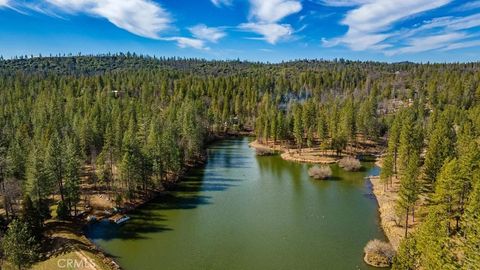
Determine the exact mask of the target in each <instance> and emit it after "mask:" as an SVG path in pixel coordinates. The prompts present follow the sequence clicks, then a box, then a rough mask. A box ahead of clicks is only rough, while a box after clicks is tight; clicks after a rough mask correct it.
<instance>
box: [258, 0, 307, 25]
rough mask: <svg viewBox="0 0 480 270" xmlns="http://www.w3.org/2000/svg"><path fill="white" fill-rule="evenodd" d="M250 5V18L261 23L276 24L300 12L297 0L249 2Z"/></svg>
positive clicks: (299, 4)
mask: <svg viewBox="0 0 480 270" xmlns="http://www.w3.org/2000/svg"><path fill="white" fill-rule="evenodd" d="M250 5H251V9H250V16H252V17H253V18H255V19H256V20H258V21H260V22H262V23H274V22H278V21H280V20H281V19H283V18H285V17H287V16H289V15H291V14H294V13H298V12H299V11H300V10H302V4H301V3H300V1H298V0H250Z"/></svg>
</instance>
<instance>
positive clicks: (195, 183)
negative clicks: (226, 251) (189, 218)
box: [85, 169, 235, 241]
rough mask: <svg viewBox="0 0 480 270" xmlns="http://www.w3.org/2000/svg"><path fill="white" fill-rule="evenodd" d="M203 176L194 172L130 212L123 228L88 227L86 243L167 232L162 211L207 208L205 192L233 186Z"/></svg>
mask: <svg viewBox="0 0 480 270" xmlns="http://www.w3.org/2000/svg"><path fill="white" fill-rule="evenodd" d="M204 176H205V170H204V169H198V170H194V171H192V172H191V173H190V174H189V175H187V176H186V177H185V178H184V179H183V180H182V182H181V183H179V184H178V185H176V186H174V187H172V188H171V189H170V190H169V191H166V192H164V193H162V194H160V195H159V196H158V197H157V198H155V199H153V200H152V201H150V202H148V203H146V204H144V205H142V206H140V207H139V208H137V209H135V210H134V211H132V212H130V213H129V214H128V215H129V216H130V217H131V219H130V220H129V221H127V222H126V223H125V224H123V225H117V224H115V223H112V222H109V221H106V220H105V221H100V222H97V223H94V224H91V225H88V226H87V227H86V229H85V233H86V235H87V236H88V237H89V238H90V239H93V240H103V241H109V240H113V239H123V240H131V239H147V238H148V235H149V234H152V233H159V232H165V231H171V230H173V228H170V227H168V226H167V225H166V223H167V217H166V215H165V212H164V211H171V210H190V209H195V208H197V207H198V206H201V205H209V204H211V203H212V202H211V196H207V195H205V192H210V191H225V190H227V189H228V188H230V187H233V186H235V185H233V184H231V183H229V182H228V181H232V180H229V179H225V178H221V177H204Z"/></svg>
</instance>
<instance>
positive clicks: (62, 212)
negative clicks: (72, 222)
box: [57, 201, 70, 219]
mask: <svg viewBox="0 0 480 270" xmlns="http://www.w3.org/2000/svg"><path fill="white" fill-rule="evenodd" d="M69 215H70V213H69V210H68V206H67V204H66V203H65V202H64V201H60V202H59V203H58V206H57V218H58V219H67V218H68V216H69Z"/></svg>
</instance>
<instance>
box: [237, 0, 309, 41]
mask: <svg viewBox="0 0 480 270" xmlns="http://www.w3.org/2000/svg"><path fill="white" fill-rule="evenodd" d="M249 1H250V18H249V22H247V23H242V24H240V25H239V26H238V28H239V29H241V30H244V31H250V32H253V33H256V34H259V35H261V36H263V37H262V38H258V39H261V40H265V41H266V42H268V43H270V44H276V43H277V42H278V41H280V40H286V39H288V37H290V36H291V35H292V34H293V33H294V30H293V28H292V26H291V25H290V24H280V23H279V22H280V21H281V20H282V19H284V18H285V17H287V16H290V15H292V14H295V13H298V12H300V11H301V10H302V4H301V3H300V0H249Z"/></svg>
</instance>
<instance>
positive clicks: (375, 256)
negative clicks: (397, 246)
mask: <svg viewBox="0 0 480 270" xmlns="http://www.w3.org/2000/svg"><path fill="white" fill-rule="evenodd" d="M364 251H365V261H366V262H367V263H368V264H371V265H374V266H378V267H387V266H390V265H391V264H392V261H393V257H394V256H395V250H394V249H393V247H392V245H390V244H389V243H386V242H383V241H380V240H378V239H374V240H371V241H370V242H368V243H367V245H366V246H365V248H364Z"/></svg>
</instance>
